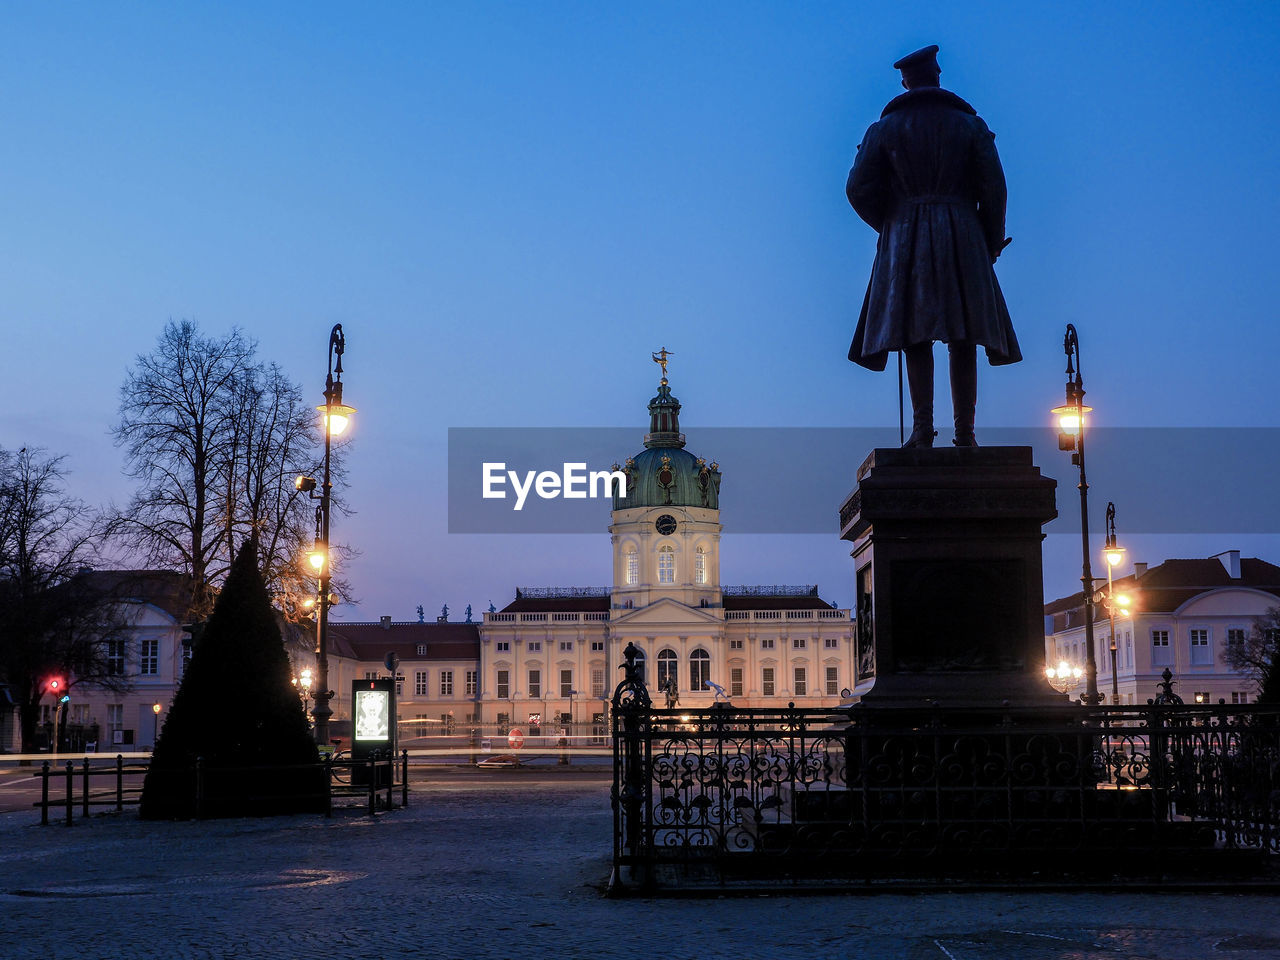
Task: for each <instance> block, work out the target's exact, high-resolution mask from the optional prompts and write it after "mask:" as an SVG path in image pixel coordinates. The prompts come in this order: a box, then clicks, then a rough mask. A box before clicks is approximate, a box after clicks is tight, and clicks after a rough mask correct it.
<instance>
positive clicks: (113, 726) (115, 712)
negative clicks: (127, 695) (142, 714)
mask: <svg viewBox="0 0 1280 960" xmlns="http://www.w3.org/2000/svg"><path fill="white" fill-rule="evenodd" d="M107 729H108V730H110V731H111V732H112V733H115V732H116V731H117V730H122V729H124V704H123V703H108V704H107Z"/></svg>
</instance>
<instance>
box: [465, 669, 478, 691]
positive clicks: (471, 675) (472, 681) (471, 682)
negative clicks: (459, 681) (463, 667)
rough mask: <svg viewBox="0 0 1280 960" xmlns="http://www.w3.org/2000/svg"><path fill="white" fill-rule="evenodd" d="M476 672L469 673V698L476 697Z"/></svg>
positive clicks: (470, 671) (469, 671)
mask: <svg viewBox="0 0 1280 960" xmlns="http://www.w3.org/2000/svg"><path fill="white" fill-rule="evenodd" d="M476 680H477V677H476V671H474V670H468V671H467V696H468V697H474V696H475V695H476Z"/></svg>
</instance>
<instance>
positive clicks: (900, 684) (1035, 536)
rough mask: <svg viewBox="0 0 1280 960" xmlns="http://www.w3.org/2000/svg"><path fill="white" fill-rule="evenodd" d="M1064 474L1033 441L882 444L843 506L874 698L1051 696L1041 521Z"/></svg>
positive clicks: (1013, 700)
mask: <svg viewBox="0 0 1280 960" xmlns="http://www.w3.org/2000/svg"><path fill="white" fill-rule="evenodd" d="M1056 486H1057V482H1056V481H1055V480H1053V479H1051V478H1049V477H1044V476H1041V475H1040V470H1039V468H1038V467H1036V466H1035V465H1034V464H1033V463H1032V462H1031V448H1030V447H970V448H959V447H951V448H939V449H876V450H873V451H872V452H871V455H870V456H869V457H867V459H866V461H865V462H864V463H863V464H862V466H861V467H859V468H858V484H857V486H856V487H855V488H854V490H853V492H852V493H851V494H850V495H849V497H848V498H847V499H846V501H845V503H844V505H843V506H842V507H841V509H840V536H841V538H842V539H844V540H848V541H850V542H851V543H852V544H853V551H852V556H853V560H854V569H855V571H856V577H857V642H858V660H859V689H860V690H861V689H863V688H864V687H865V680H866V679H867V678H868V677H869V676H874V677H875V683H874V686H873V687H872V688H871V690H870V691H869V692H866V693H864V694H863V696H862V702H863V703H865V704H867V705H869V706H870V705H881V706H903V707H907V706H919V705H921V704H922V703H925V702H929V701H938V702H939V703H941V704H943V705H945V706H999V705H1001V704H1002V703H1004V702H1006V701H1007V702H1008V703H1009V704H1010V705H1046V706H1048V705H1053V704H1058V705H1060V704H1062V703H1064V702H1065V699H1066V698H1065V697H1064V696H1063V695H1061V694H1058V693H1055V692H1054V691H1053V690H1052V689H1051V688H1050V687H1049V685H1048V683H1047V682H1046V680H1045V677H1044V587H1043V584H1042V574H1041V556H1040V551H1041V542H1042V540H1043V534H1042V533H1041V530H1040V528H1041V526H1042V525H1043V524H1045V523H1047V522H1048V521H1049V520H1052V519H1053V518H1054V517H1056V516H1057V509H1056V507H1055V504H1054V489H1055V487H1056Z"/></svg>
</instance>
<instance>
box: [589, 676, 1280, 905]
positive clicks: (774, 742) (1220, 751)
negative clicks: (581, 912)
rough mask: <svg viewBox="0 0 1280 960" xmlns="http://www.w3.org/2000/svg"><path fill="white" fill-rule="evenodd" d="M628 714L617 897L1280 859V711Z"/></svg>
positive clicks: (621, 744) (1245, 864) (635, 702)
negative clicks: (726, 887)
mask: <svg viewBox="0 0 1280 960" xmlns="http://www.w3.org/2000/svg"><path fill="white" fill-rule="evenodd" d="M614 705H615V710H614V719H613V743H614V782H613V809H614V851H613V853H614V856H613V859H614V868H615V869H614V886H615V889H617V890H619V891H621V890H624V889H626V888H628V887H640V888H650V889H652V888H654V887H660V886H663V885H676V886H697V885H700V884H702V885H705V884H711V885H715V884H727V883H732V882H735V881H753V882H760V881H765V882H769V883H771V884H776V883H779V882H781V883H795V884H802V883H811V882H817V883H822V884H830V883H833V882H842V881H843V882H847V881H872V880H892V879H903V878H912V877H914V878H928V877H935V878H936V877H940V876H967V877H986V878H989V879H1000V878H1010V877H1017V876H1028V875H1032V874H1034V875H1037V876H1058V877H1067V876H1076V877H1081V876H1084V875H1092V876H1094V877H1095V878H1096V877H1099V876H1107V877H1109V876H1114V875H1121V874H1125V873H1128V874H1130V875H1134V874H1153V873H1154V874H1163V873H1168V872H1170V871H1172V870H1178V869H1181V870H1184V871H1185V870H1188V869H1199V868H1200V867H1203V866H1204V865H1205V864H1206V863H1207V864H1209V868H1210V869H1217V868H1224V869H1230V870H1234V871H1238V870H1241V869H1253V868H1257V867H1259V866H1261V865H1262V864H1263V863H1264V862H1265V861H1266V860H1267V858H1268V856H1269V855H1273V854H1276V853H1278V852H1280V711H1276V710H1275V709H1268V708H1264V707H1257V706H1250V707H1238V706H1208V705H1205V706H1201V705H1194V706H1193V705H1181V704H1159V705H1155V704H1153V705H1149V706H1146V707H1097V708H1089V707H1083V706H1078V705H1073V706H1070V707H1063V708H1058V707H1055V708H1052V709H1050V710H1048V711H1046V710H1041V709H1021V710H1013V709H1009V708H992V709H964V710H957V709H946V708H942V707H925V708H922V709H919V710H910V711H903V710H893V709H886V708H879V709H874V708H862V707H855V708H853V709H852V710H847V711H841V712H839V713H833V711H831V710H829V709H827V710H821V709H795V708H794V707H790V708H787V709H741V708H734V707H732V706H729V705H727V704H725V705H719V706H716V707H713V708H711V709H704V710H659V709H654V708H653V706H652V704H651V703H650V702H649V697H648V693H647V691H646V690H645V688H644V685H643V683H642V682H641V681H639V679H638V677H635V676H631V677H629V678H628V679H627V680H624V681H623V683H622V684H620V685H619V688H618V692H617V693H616V694H615V698H614ZM1196 865H1200V866H1199V867H1197V866H1196Z"/></svg>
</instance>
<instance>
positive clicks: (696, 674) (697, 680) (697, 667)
mask: <svg viewBox="0 0 1280 960" xmlns="http://www.w3.org/2000/svg"><path fill="white" fill-rule="evenodd" d="M710 679H711V654H709V653H707V651H705V650H703V649H702V648H701V647H699V648H698V649H697V650H695V651H693V653H691V654H689V689H690V690H692V691H694V692H695V693H706V691H707V681H708V680H710Z"/></svg>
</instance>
